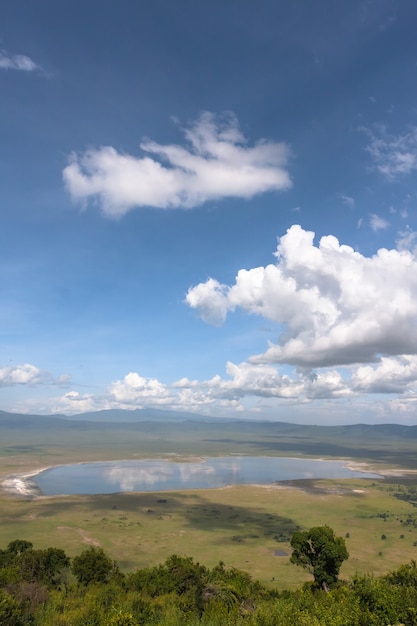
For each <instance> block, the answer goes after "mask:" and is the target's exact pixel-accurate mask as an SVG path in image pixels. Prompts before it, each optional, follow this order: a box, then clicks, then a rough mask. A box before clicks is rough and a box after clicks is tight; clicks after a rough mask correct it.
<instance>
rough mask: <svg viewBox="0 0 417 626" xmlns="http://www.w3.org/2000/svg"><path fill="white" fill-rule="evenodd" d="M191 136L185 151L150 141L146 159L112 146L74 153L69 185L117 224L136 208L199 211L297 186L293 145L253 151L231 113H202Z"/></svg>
mask: <svg viewBox="0 0 417 626" xmlns="http://www.w3.org/2000/svg"><path fill="white" fill-rule="evenodd" d="M184 134H185V138H186V141H187V145H186V147H184V146H180V145H161V144H158V143H156V142H154V141H151V140H148V139H145V140H143V141H142V143H141V144H140V147H141V149H142V151H143V152H145V153H146V155H145V156H142V157H136V156H132V155H128V154H122V153H120V152H118V151H117V150H116V149H115V148H113V147H110V146H104V147H101V148H98V149H91V150H87V151H86V152H84V153H83V154H80V155H78V154H72V155H71V158H70V162H69V165H68V166H67V167H66V168H65V169H64V171H63V178H64V182H65V185H66V187H67V189H68V191H69V192H70V194H71V196H72V198H73V199H74V200H76V201H80V202H86V201H88V200H96V201H97V202H98V204H99V206H100V208H101V210H102V211H103V213H105V214H106V215H107V216H110V217H120V216H122V215H124V214H125V213H127V212H128V211H130V210H132V209H133V208H135V207H154V208H161V209H172V208H178V207H182V208H193V207H196V206H199V205H201V204H203V203H204V202H207V201H210V200H216V199H221V198H227V197H236V198H252V197H253V196H255V195H256V194H260V193H264V192H267V191H282V190H285V189H288V188H290V187H291V180H290V177H289V174H288V171H287V169H286V166H287V164H288V159H289V148H288V146H287V145H286V144H284V143H273V142H267V141H264V140H261V141H259V142H258V143H256V144H255V145H254V146H252V147H251V146H249V145H248V144H247V141H246V139H245V137H244V136H243V134H242V133H241V131H240V130H239V126H238V122H237V120H236V118H235V116H234V115H232V114H229V115H228V116H226V117H225V118H224V119H223V121H220V120H218V119H216V118H215V117H214V115H213V114H211V113H208V112H206V113H203V114H202V115H201V116H200V117H199V119H198V120H197V121H196V122H195V123H194V124H193V125H192V126H191V127H189V128H188V129H186V130H185V131H184Z"/></svg>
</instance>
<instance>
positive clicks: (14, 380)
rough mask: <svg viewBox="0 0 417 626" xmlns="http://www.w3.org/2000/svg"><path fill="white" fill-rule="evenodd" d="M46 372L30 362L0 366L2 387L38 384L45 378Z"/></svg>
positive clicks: (0, 384)
mask: <svg viewBox="0 0 417 626" xmlns="http://www.w3.org/2000/svg"><path fill="white" fill-rule="evenodd" d="M44 378H45V374H44V373H43V372H42V371H41V370H40V369H38V368H37V367H35V365H31V364H30V363H24V364H22V365H13V366H9V367H0V387H13V386H14V385H36V384H38V383H40V382H42V380H44Z"/></svg>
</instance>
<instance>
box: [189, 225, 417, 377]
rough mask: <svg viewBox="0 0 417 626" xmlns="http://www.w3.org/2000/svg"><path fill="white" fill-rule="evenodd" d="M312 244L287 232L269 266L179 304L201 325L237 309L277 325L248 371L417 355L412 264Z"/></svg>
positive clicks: (211, 284) (328, 243)
mask: <svg viewBox="0 0 417 626" xmlns="http://www.w3.org/2000/svg"><path fill="white" fill-rule="evenodd" d="M313 240H314V233H312V232H307V231H304V230H303V229H302V228H301V227H300V226H297V225H295V226H292V227H291V228H290V229H289V230H288V231H287V234H286V235H284V236H283V237H281V238H280V240H279V244H278V250H277V252H276V256H277V263H276V264H275V265H268V266H266V267H257V268H253V269H250V270H240V271H239V272H238V274H237V276H236V280H235V284H233V285H232V286H227V285H221V284H219V283H218V282H217V281H215V280H213V279H210V280H209V281H207V282H206V283H202V284H200V285H197V286H196V287H193V288H191V289H190V290H189V291H188V293H187V296H186V302H187V303H188V304H189V305H190V306H191V307H193V308H196V309H198V310H199V312H200V314H201V316H202V317H203V318H204V319H205V320H206V321H213V322H215V323H218V322H219V321H221V320H223V319H224V318H225V316H226V315H227V313H228V312H230V311H233V310H235V309H236V308H238V307H239V308H241V309H243V310H245V311H247V312H248V313H252V314H257V315H260V316H262V317H265V318H267V319H269V320H273V321H274V322H276V323H277V324H280V325H281V326H282V332H281V334H280V336H279V338H278V342H277V343H271V344H270V345H269V348H268V349H267V350H266V352H265V353H264V354H260V355H257V356H253V357H251V358H250V361H251V362H252V363H255V364H268V363H287V364H293V365H301V366H311V367H324V366H333V365H343V364H353V363H368V362H372V361H376V360H378V358H379V356H380V355H387V356H388V355H390V356H394V355H400V354H417V258H416V257H415V256H414V255H413V254H412V253H411V252H409V251H407V250H386V249H384V248H382V249H380V250H378V252H377V253H376V254H375V255H374V256H372V257H365V256H362V255H361V254H360V253H359V252H356V251H355V250H353V249H352V248H351V247H349V246H346V245H340V244H339V242H338V240H337V239H336V238H335V237H333V236H331V235H329V236H326V237H322V238H321V240H320V242H319V246H318V247H316V246H314V244H313ZM210 294H212V299H210Z"/></svg>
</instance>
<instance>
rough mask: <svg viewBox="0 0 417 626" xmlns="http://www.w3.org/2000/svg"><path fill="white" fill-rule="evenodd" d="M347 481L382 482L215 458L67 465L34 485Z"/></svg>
mask: <svg viewBox="0 0 417 626" xmlns="http://www.w3.org/2000/svg"><path fill="white" fill-rule="evenodd" d="M349 477H350V478H355V477H369V478H378V476H377V475H376V474H370V473H364V472H359V471H353V470H351V469H349V468H348V467H346V465H345V463H344V462H343V461H323V460H317V459H292V458H283V457H279V458H277V457H215V458H208V459H206V460H204V461H195V462H188V463H184V462H182V463H177V462H173V461H163V460H143V461H114V462H107V463H82V464H77V465H63V466H60V467H54V468H51V469H49V470H46V471H44V472H41V473H40V474H38V476H36V477H35V479H34V480H35V483H36V484H37V486H38V487H39V488H40V489H41V490H42V492H43V493H44V494H46V495H57V494H99V493H115V492H126V491H167V490H176V489H178V490H179V489H210V488H218V487H224V486H226V485H239V484H255V483H259V484H271V483H274V482H276V481H282V480H296V479H300V478H349Z"/></svg>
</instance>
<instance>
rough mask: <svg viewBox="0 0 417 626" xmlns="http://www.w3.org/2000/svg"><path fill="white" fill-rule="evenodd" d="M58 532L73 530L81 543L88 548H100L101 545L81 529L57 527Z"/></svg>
mask: <svg viewBox="0 0 417 626" xmlns="http://www.w3.org/2000/svg"><path fill="white" fill-rule="evenodd" d="M57 529H58V530H75V531H76V532H77V533H78V534H79V535H80V537H81V538H82V540H83V543H86V544H87V545H89V546H94V547H95V548H101V543H100V542H99V541H97V539H94V538H93V537H90V536H89V535H88V534H87V533H86V531H85V530H84V529H83V528H72V527H71V526H57Z"/></svg>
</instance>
